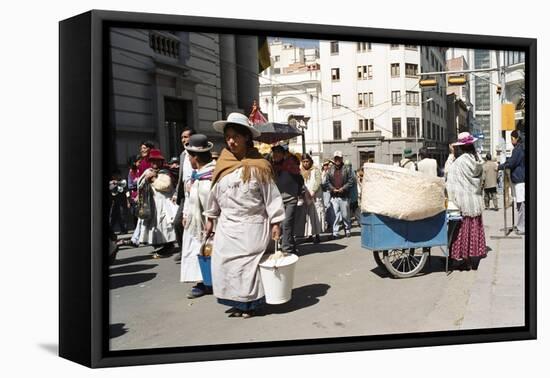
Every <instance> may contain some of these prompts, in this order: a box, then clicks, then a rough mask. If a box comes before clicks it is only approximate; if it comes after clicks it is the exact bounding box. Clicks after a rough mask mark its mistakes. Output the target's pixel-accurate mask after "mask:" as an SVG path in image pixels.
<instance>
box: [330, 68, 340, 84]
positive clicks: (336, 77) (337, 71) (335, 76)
mask: <svg viewBox="0 0 550 378" xmlns="http://www.w3.org/2000/svg"><path fill="white" fill-rule="evenodd" d="M330 72H331V76H332V81H339V80H340V68H333V69H331V70H330Z"/></svg>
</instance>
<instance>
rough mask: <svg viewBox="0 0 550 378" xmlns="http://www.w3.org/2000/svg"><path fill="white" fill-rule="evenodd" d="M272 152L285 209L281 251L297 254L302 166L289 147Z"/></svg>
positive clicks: (275, 149)
mask: <svg viewBox="0 0 550 378" xmlns="http://www.w3.org/2000/svg"><path fill="white" fill-rule="evenodd" d="M271 152H272V159H273V162H272V164H273V170H274V172H275V183H276V184H277V188H278V189H279V192H280V193H281V196H282V199H283V204H284V207H285V220H284V222H283V234H282V243H281V250H282V251H283V252H287V253H296V240H295V237H294V229H295V220H296V210H297V209H296V207H297V206H298V198H299V197H300V196H301V195H302V193H303V188H304V178H303V177H302V175H301V173H300V164H299V162H298V160H297V158H296V157H295V156H294V155H291V154H289V153H288V145H284V146H283V145H276V146H274V147H273V148H272V149H271Z"/></svg>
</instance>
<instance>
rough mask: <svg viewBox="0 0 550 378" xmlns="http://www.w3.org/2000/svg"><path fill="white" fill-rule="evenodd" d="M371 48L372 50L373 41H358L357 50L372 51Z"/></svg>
mask: <svg viewBox="0 0 550 378" xmlns="http://www.w3.org/2000/svg"><path fill="white" fill-rule="evenodd" d="M371 50H372V43H368V42H357V51H358V52H365V51H371Z"/></svg>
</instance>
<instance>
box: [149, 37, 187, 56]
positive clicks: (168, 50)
mask: <svg viewBox="0 0 550 378" xmlns="http://www.w3.org/2000/svg"><path fill="white" fill-rule="evenodd" d="M149 46H150V47H151V49H153V51H154V52H155V53H157V54H159V55H164V56H167V57H170V58H174V59H178V58H179V50H180V41H179V39H178V37H176V36H175V35H173V34H170V33H162V32H158V31H150V32H149Z"/></svg>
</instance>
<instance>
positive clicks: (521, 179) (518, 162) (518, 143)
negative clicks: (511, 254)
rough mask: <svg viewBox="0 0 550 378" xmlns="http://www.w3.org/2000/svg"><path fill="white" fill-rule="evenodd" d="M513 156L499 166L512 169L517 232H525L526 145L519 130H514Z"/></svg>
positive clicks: (519, 233)
mask: <svg viewBox="0 0 550 378" xmlns="http://www.w3.org/2000/svg"><path fill="white" fill-rule="evenodd" d="M512 145H513V146H514V149H513V150H512V156H510V158H508V159H506V161H505V162H504V163H502V164H500V165H499V166H498V169H502V170H504V169H507V168H508V169H510V171H511V179H512V184H513V186H512V188H513V194H514V198H515V200H516V210H517V212H518V218H517V219H518V220H517V223H516V229H517V230H516V233H517V234H518V235H523V234H525V147H524V145H523V139H522V137H521V134H520V133H519V131H518V130H514V131H512Z"/></svg>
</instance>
